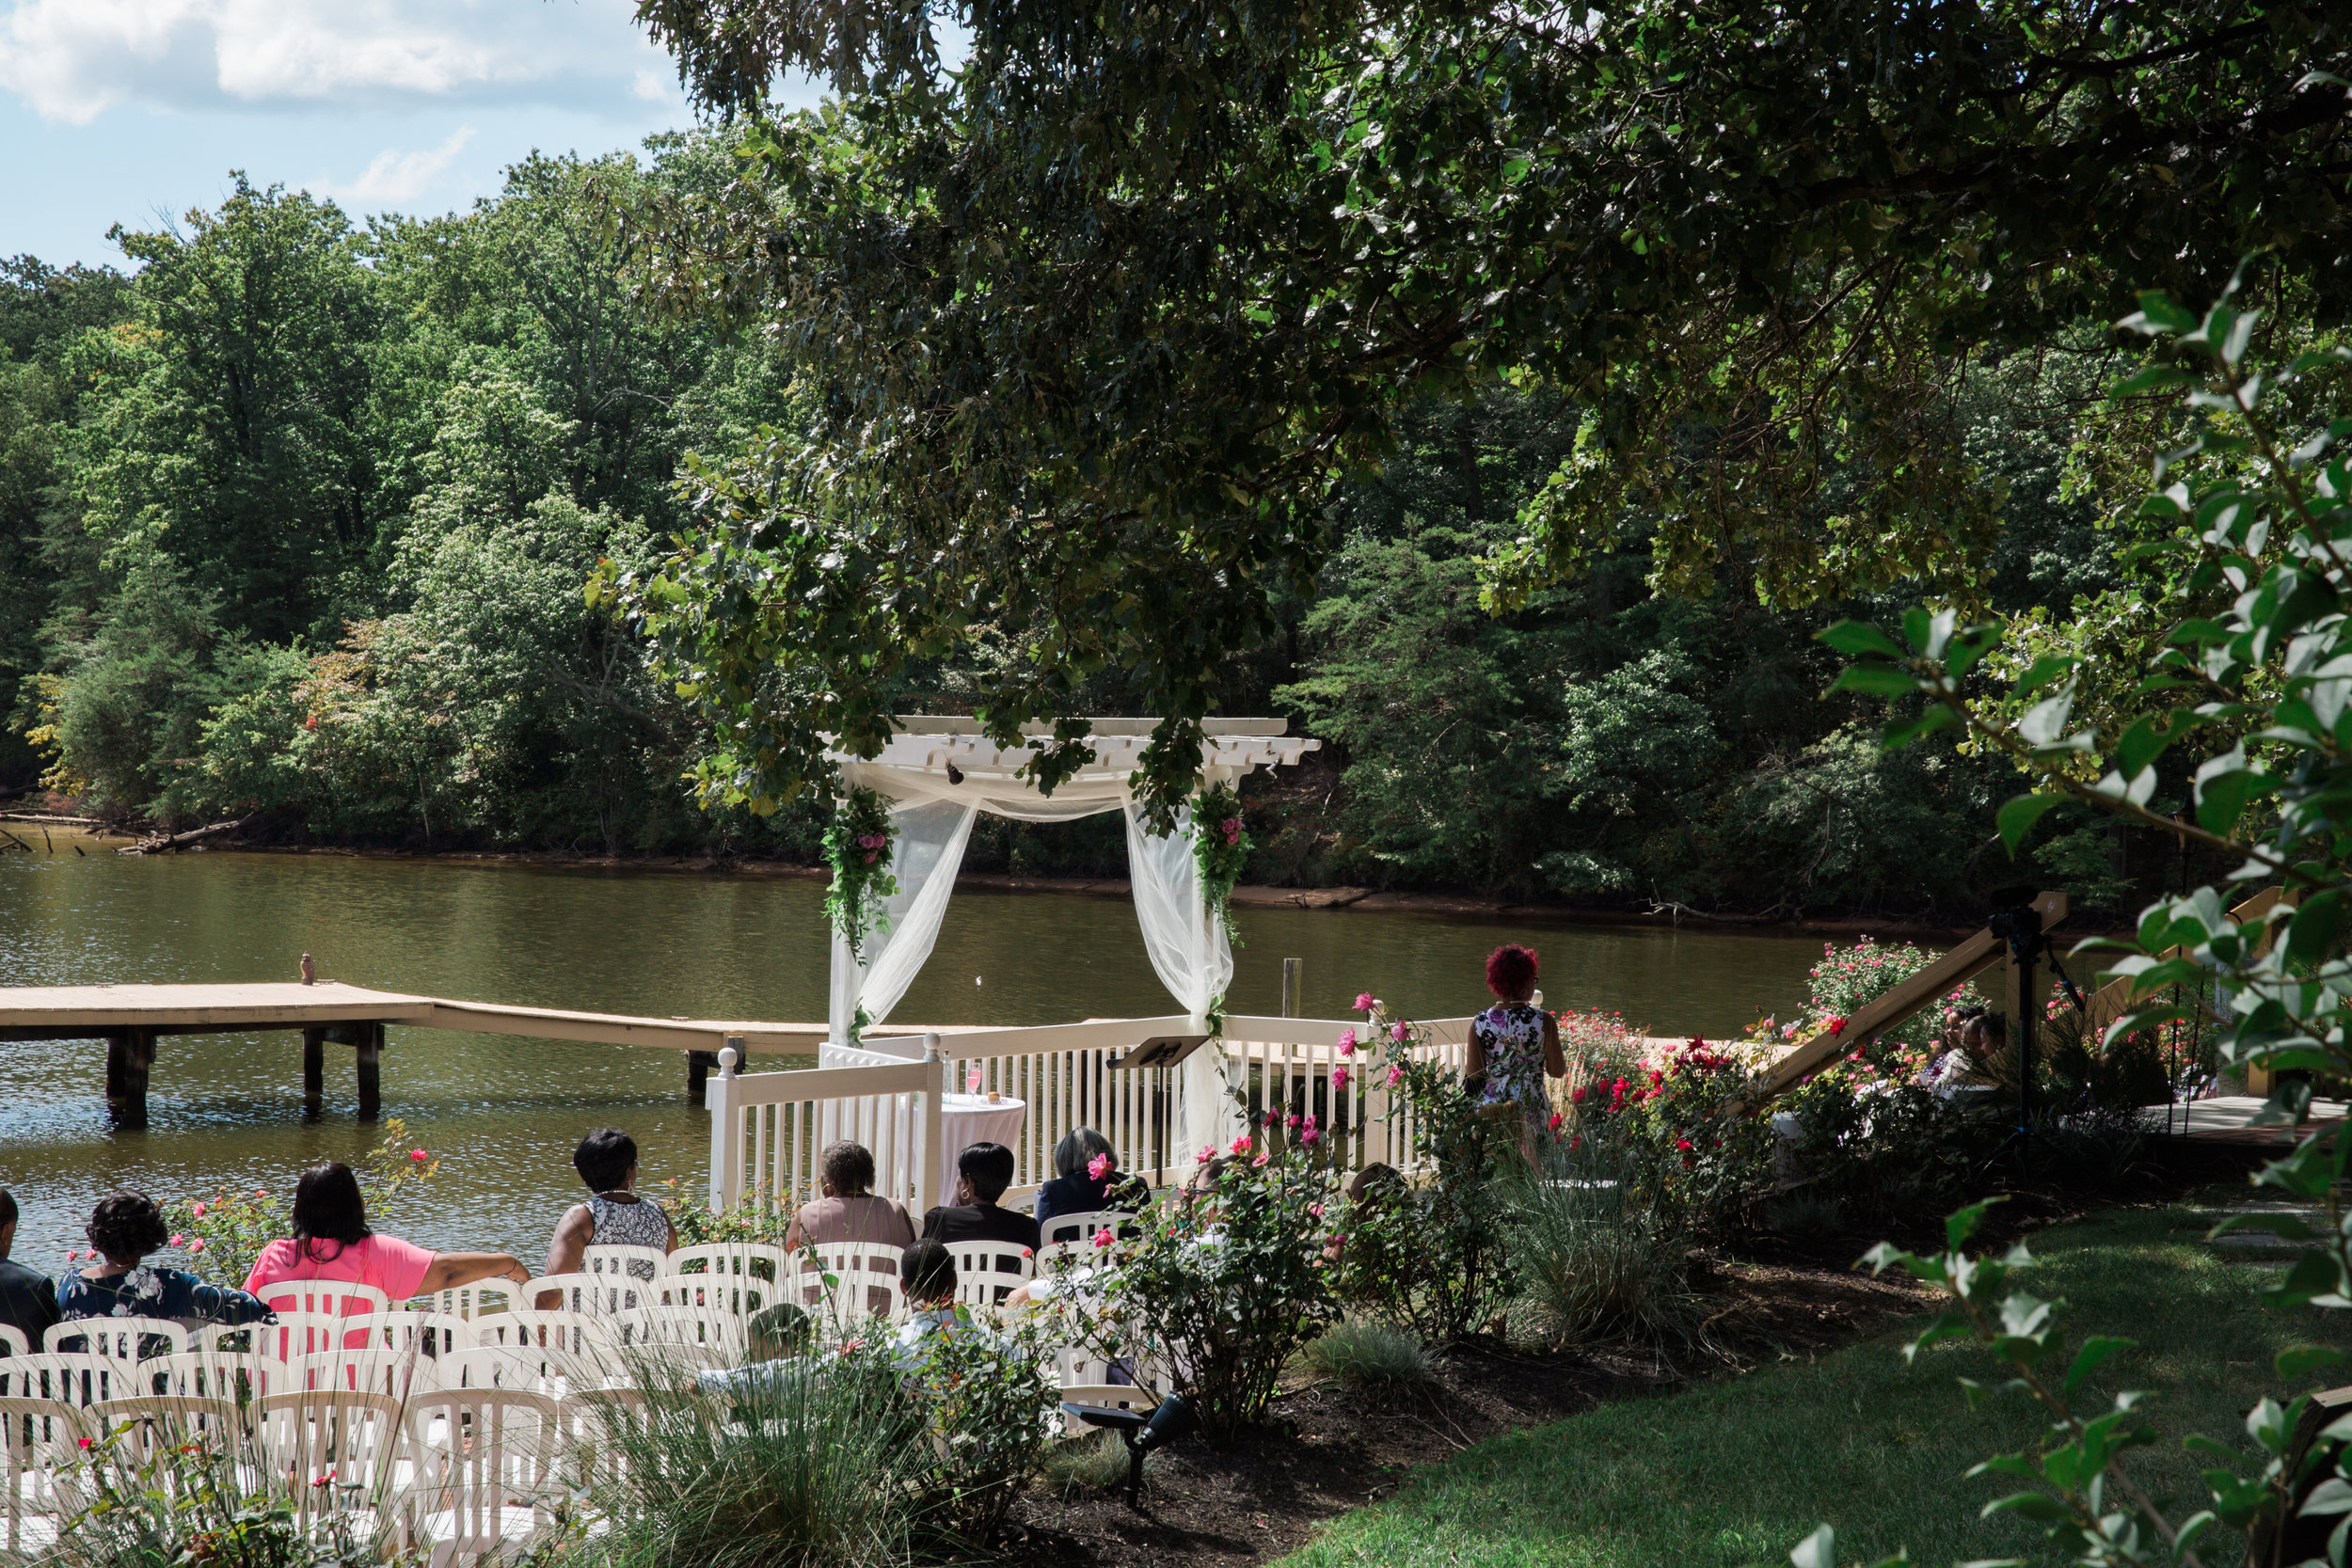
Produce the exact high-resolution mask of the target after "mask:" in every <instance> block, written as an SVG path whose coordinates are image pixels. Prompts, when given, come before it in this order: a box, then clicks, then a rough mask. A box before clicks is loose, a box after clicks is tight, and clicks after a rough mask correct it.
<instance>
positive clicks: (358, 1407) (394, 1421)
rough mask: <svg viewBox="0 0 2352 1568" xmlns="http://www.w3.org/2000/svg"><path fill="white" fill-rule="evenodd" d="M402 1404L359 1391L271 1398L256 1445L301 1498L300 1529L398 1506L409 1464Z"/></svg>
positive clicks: (306, 1391) (303, 1391) (259, 1411)
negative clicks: (404, 1463)
mask: <svg viewBox="0 0 2352 1568" xmlns="http://www.w3.org/2000/svg"><path fill="white" fill-rule="evenodd" d="M400 1415H401V1402H399V1401H398V1400H395V1399H392V1398H390V1397H389V1396H388V1395H384V1394H377V1393H363V1392H361V1391H359V1390H358V1389H353V1388H297V1389H292V1390H289V1391H288V1392H286V1393H282V1394H267V1395H264V1396H262V1401H261V1402H260V1403H259V1404H258V1405H257V1406H255V1407H253V1410H252V1418H253V1422H254V1439H255V1441H256V1443H257V1444H258V1446H259V1447H260V1449H261V1452H262V1458H263V1461H264V1463H266V1464H267V1465H269V1467H270V1471H271V1473H272V1475H273V1476H274V1477H275V1478H276V1479H278V1480H281V1481H285V1482H286V1483H287V1485H288V1487H289V1489H290V1490H291V1491H292V1493H293V1497H292V1498H291V1501H292V1503H293V1505H294V1522H295V1524H296V1526H297V1527H298V1528H299V1527H307V1526H308V1525H309V1524H310V1521H311V1520H312V1519H314V1518H317V1517H318V1516H320V1515H322V1514H326V1513H366V1512H373V1511H375V1510H378V1509H381V1508H382V1507H383V1506H384V1505H385V1504H386V1503H387V1502H388V1501H389V1500H391V1491H392V1488H391V1480H392V1473H393V1465H394V1463H395V1462H396V1461H397V1460H398V1459H399V1458H400V1457H401V1436H402V1432H401V1424H400Z"/></svg>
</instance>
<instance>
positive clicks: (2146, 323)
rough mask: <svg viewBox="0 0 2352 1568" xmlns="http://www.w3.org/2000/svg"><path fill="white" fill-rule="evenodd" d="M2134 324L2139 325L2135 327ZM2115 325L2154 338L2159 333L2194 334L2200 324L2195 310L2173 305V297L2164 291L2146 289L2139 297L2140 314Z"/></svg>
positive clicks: (2125, 318)
mask: <svg viewBox="0 0 2352 1568" xmlns="http://www.w3.org/2000/svg"><path fill="white" fill-rule="evenodd" d="M2134 324H2138V325H2137V326H2135V325H2134ZM2115 325H2117V326H2119V327H2122V328H2124V329H2126V330H2137V331H2139V332H2143V333H2145V334H2147V335H2148V336H2150V337H2153V336H2155V335H2156V334H2157V333H2159V332H2194V331H2196V330H2197V325H2198V323H2197V313H2196V312H2195V311H2194V310H2186V309H2182V308H2181V307H2180V306H2178V305H2175V304H2173V303H2172V296H2171V295H2170V294H2169V293H2165V292H2164V291H2163V290H2162V289H2144V290H2142V291H2141V292H2140V295H2139V309H2138V312H2137V314H2134V315H2129V316H2126V317H2124V318H2123V319H2122V321H2120V322H2118V323H2116V324H2115Z"/></svg>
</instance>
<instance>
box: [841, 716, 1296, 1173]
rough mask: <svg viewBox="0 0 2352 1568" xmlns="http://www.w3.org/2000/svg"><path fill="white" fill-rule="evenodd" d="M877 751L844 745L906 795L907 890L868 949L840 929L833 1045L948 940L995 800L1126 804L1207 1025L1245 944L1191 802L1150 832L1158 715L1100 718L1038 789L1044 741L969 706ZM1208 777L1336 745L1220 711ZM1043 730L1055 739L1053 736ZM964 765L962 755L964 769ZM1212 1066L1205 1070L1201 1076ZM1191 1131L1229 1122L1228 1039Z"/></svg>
mask: <svg viewBox="0 0 2352 1568" xmlns="http://www.w3.org/2000/svg"><path fill="white" fill-rule="evenodd" d="M898 723H899V733H898V734H897V735H894V736H891V738H890V739H889V741H888V742H887V743H886V744H885V745H884V746H883V747H882V754H881V755H880V756H877V757H871V758H863V757H852V756H849V755H847V754H844V753H835V754H834V761H835V762H836V763H837V764H838V765H839V766H840V768H841V777H842V781H843V782H844V783H845V784H850V785H855V786H859V787H863V788H866V789H871V790H873V791H875V792H876V793H877V794H879V795H881V796H882V797H883V798H884V799H886V800H890V801H891V802H892V806H891V813H890V819H891V828H892V832H893V835H894V836H893V843H892V847H891V873H892V875H893V877H894V878H895V879H897V881H898V892H897V893H895V894H894V895H891V897H890V898H889V899H888V901H887V902H886V903H885V905H884V912H885V914H886V915H887V916H888V920H889V925H888V927H887V929H885V930H883V931H881V932H878V933H876V934H874V935H873V936H870V937H868V938H867V939H866V944H865V945H866V954H865V961H864V962H863V963H861V962H859V961H858V959H857V958H855V957H853V956H852V955H851V954H850V944H849V943H848V942H844V941H842V940H841V939H840V938H839V937H835V938H834V943H833V986H832V997H831V1002H830V1005H829V1007H828V1010H827V1032H828V1036H829V1038H828V1042H827V1045H826V1048H825V1051H824V1053H822V1056H821V1059H822V1060H823V1061H825V1062H826V1064H827V1065H834V1064H836V1063H838V1064H844V1065H846V1064H847V1063H848V1062H849V1061H850V1060H851V1058H850V1055H849V1040H850V1023H851V1022H852V1021H853V1020H855V1018H856V1017H857V1013H858V1010H859V1009H860V1008H861V1007H863V1008H864V1009H865V1012H866V1018H867V1020H868V1021H869V1022H871V1023H880V1022H882V1021H883V1020H884V1019H886V1018H888V1017H889V1016H890V1010H891V1008H893V1007H895V1006H898V1001H899V999H900V998H901V997H903V996H904V995H905V994H906V992H907V988H908V987H909V986H911V985H913V984H914V976H915V974H917V973H918V972H919V971H920V970H921V969H922V967H923V961H924V960H925V959H926V958H930V954H931V948H932V947H933V945H934V944H936V943H937V942H938V940H939V927H940V922H941V921H942V920H944V919H945V918H946V912H947V898H948V895H949V894H950V892H952V891H953V889H954V887H955V880H956V871H957V868H958V867H959V866H960V865H961V863H962V862H963V851H964V847H965V845H966V844H967V843H969V842H970V840H971V836H972V824H973V822H974V821H975V820H977V818H978V816H979V815H980V813H982V812H987V813H988V814H990V815H991V816H1003V817H1010V818H1012V819H1014V820H1017V821H1024V822H1072V821H1075V820H1077V819H1078V818H1080V817H1082V816H1098V815H1100V814H1102V813H1104V812H1113V811H1116V812H1120V813H1121V814H1123V815H1124V816H1125V817H1126V819H1127V860H1128V869H1129V879H1130V881H1131V882H1132V884H1133V886H1134V889H1135V899H1136V919H1137V921H1138V922H1139V923H1140V924H1141V925H1142V927H1143V944H1144V950H1145V952H1146V953H1148V954H1149V955H1150V957H1151V959H1152V972H1153V973H1154V974H1157V975H1158V976H1159V979H1160V984H1162V985H1163V986H1165V987H1167V988H1168V994H1170V995H1171V996H1173V997H1174V998H1175V999H1176V1001H1177V1004H1178V1005H1179V1006H1182V1007H1183V1008H1184V1011H1185V1012H1186V1013H1187V1014H1188V1015H1190V1016H1191V1018H1192V1019H1193V1020H1194V1022H1196V1023H1197V1024H1198V1025H1199V1032H1200V1033H1206V1032H1207V1029H1208V1023H1207V1015H1208V1013H1209V1010H1210V1008H1211V1007H1212V1006H1215V1005H1216V999H1217V998H1218V997H1219V996H1220V995H1222V994H1223V993H1224V990H1225V987H1226V985H1227V983H1228V982H1229V981H1230V980H1231V979H1232V974H1233V954H1232V942H1230V940H1229V939H1228V937H1227V934H1226V931H1225V927H1224V924H1223V922H1222V921H1221V920H1219V919H1218V918H1217V916H1216V911H1213V910H1210V909H1209V908H1207V907H1206V904H1205V902H1204V900H1203V899H1202V897H1201V893H1200V879H1199V878H1198V877H1197V876H1196V874H1195V870H1194V864H1193V846H1192V838H1191V833H1190V832H1189V830H1190V827H1191V814H1190V812H1189V811H1186V810H1179V811H1178V813H1177V824H1178V831H1177V832H1173V833H1170V834H1168V835H1166V836H1155V835H1153V834H1152V833H1150V832H1147V831H1146V830H1145V828H1144V825H1143V821H1142V817H1141V815H1140V813H1139V812H1138V810H1137V808H1136V798H1135V789H1134V784H1133V776H1134V773H1135V770H1136V759H1137V757H1138V756H1139V755H1140V754H1141V753H1142V751H1143V749H1144V747H1145V746H1146V745H1148V744H1149V743H1150V738H1151V733H1152V726H1153V725H1155V724H1156V723H1158V721H1157V720H1154V719H1095V720H1091V721H1089V723H1090V724H1091V733H1090V734H1089V736H1088V745H1089V747H1091V748H1092V750H1093V752H1094V757H1093V760H1092V761H1090V762H1089V763H1087V764H1086V765H1084V766H1083V767H1081V768H1079V769H1078V770H1077V772H1076V773H1075V774H1073V776H1072V777H1071V778H1069V779H1067V780H1065V781H1064V782H1063V783H1062V784H1059V785H1057V787H1056V788H1055V790H1054V793H1053V794H1052V795H1051V796H1046V795H1041V794H1039V793H1038V790H1037V786H1036V785H1035V784H1032V783H1031V782H1030V781H1028V780H1026V779H1024V778H1020V777H1018V776H1017V775H1018V773H1019V771H1020V769H1021V768H1023V767H1025V765H1027V764H1028V763H1029V762H1031V761H1032V760H1033V759H1034V758H1035V757H1036V756H1037V754H1038V748H1033V747H1027V746H1023V747H1014V748H1000V747H999V746H997V745H996V743H995V742H994V741H992V740H990V739H989V738H988V737H987V736H983V735H982V734H981V733H980V726H979V724H978V722H977V721H975V720H972V719H966V718H952V717H945V718H934V717H910V718H905V719H901V720H900V721H898ZM1202 727H1203V728H1204V730H1205V731H1206V732H1207V734H1206V743H1205V746H1204V748H1203V752H1204V754H1203V757H1202V768H1201V772H1202V778H1203V780H1204V782H1205V783H1206V784H1236V783H1238V782H1239V781H1240V780H1241V779H1242V777H1243V776H1244V775H1246V774H1248V773H1249V772H1251V771H1252V770H1253V769H1256V768H1279V767H1282V766H1285V765H1286V764H1290V763H1295V762H1296V761H1297V760H1298V759H1299V758H1300V757H1302V756H1304V755H1306V754H1307V753H1308V752H1312V751H1315V750H1317V749H1318V748H1320V747H1321V746H1322V744H1323V743H1322V742H1321V741H1319V740H1313V739H1310V738H1307V737H1306V736H1292V735H1289V734H1287V733H1285V732H1286V731H1287V730H1288V729H1289V725H1288V724H1287V722H1285V721H1282V720H1279V719H1211V720H1207V721H1204V723H1203V726H1202ZM1022 733H1023V734H1024V735H1025V736H1031V735H1034V736H1040V737H1046V736H1051V734H1052V726H1051V725H1047V724H1035V725H1029V726H1025V728H1024V729H1023V731H1022ZM1042 744H1043V740H1042V739H1041V742H1040V745H1042ZM950 769H953V772H952V775H951V773H950ZM1196 1080H1198V1082H1196ZM1183 1090H1184V1093H1183V1099H1184V1107H1185V1109H1184V1113H1183V1117H1182V1121H1181V1125H1182V1126H1183V1127H1184V1129H1185V1132H1186V1141H1187V1143H1190V1144H1196V1145H1197V1144H1198V1143H1199V1141H1200V1138H1199V1137H1196V1136H1194V1135H1193V1134H1195V1133H1196V1132H1197V1133H1199V1134H1200V1135H1201V1136H1214V1129H1215V1128H1216V1127H1219V1126H1221V1125H1222V1121H1221V1119H1220V1118H1221V1116H1222V1103H1221V1102H1222V1099H1223V1095H1224V1085H1223V1082H1222V1078H1221V1074H1220V1073H1219V1072H1218V1070H1217V1065H1216V1058H1215V1055H1214V1053H1208V1052H1196V1053H1194V1054H1193V1056H1192V1057H1191V1058H1190V1059H1189V1060H1188V1062H1187V1063H1186V1066H1185V1070H1184V1085H1183Z"/></svg>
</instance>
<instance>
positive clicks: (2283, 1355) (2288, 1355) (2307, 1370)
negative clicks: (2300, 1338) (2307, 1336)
mask: <svg viewBox="0 0 2352 1568" xmlns="http://www.w3.org/2000/svg"><path fill="white" fill-rule="evenodd" d="M2346 1361H2352V1355H2346V1354H2344V1352H2342V1351H2340V1350H2337V1349H2336V1348H2335V1347H2333V1346H2332V1345H2289V1346H2288V1347H2287V1348H2286V1349H2284V1350H2282V1351H2280V1353H2279V1354H2277V1355H2275V1356H2273V1357H2272V1358H2271V1362H2270V1365H2271V1367H2272V1369H2273V1370H2276V1371H2277V1372H2278V1374H2279V1375H2280V1377H2282V1378H2296V1377H2307V1376H2309V1375H2310V1374H2311V1373H2312V1372H2316V1371H2319V1370H2322V1369H2324V1368H2328V1367H2341V1366H2343V1365H2344V1363H2345V1362H2346Z"/></svg>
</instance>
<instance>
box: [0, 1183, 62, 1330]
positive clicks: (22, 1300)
mask: <svg viewBox="0 0 2352 1568" xmlns="http://www.w3.org/2000/svg"><path fill="white" fill-rule="evenodd" d="M16 1218H17V1215H16V1195H15V1194H14V1193H11V1192H9V1191H8V1189H7V1188H6V1187H0V1323H6V1324H8V1327H10V1328H13V1329H15V1330H16V1331H17V1332H18V1333H19V1334H22V1335H24V1343H25V1346H26V1348H28V1349H31V1350H39V1349H40V1337H41V1336H42V1335H44V1334H46V1333H48V1332H49V1325H50V1324H51V1323H56V1321H57V1287H56V1285H55V1284H53V1283H51V1281H50V1278H49V1276H48V1275H45V1274H39V1273H36V1272H35V1271H33V1270H31V1269H28V1268H26V1267H25V1266H24V1264H22V1263H16V1262H11V1261H9V1259H8V1249H9V1248H11V1247H13V1246H14V1245H16Z"/></svg>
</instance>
